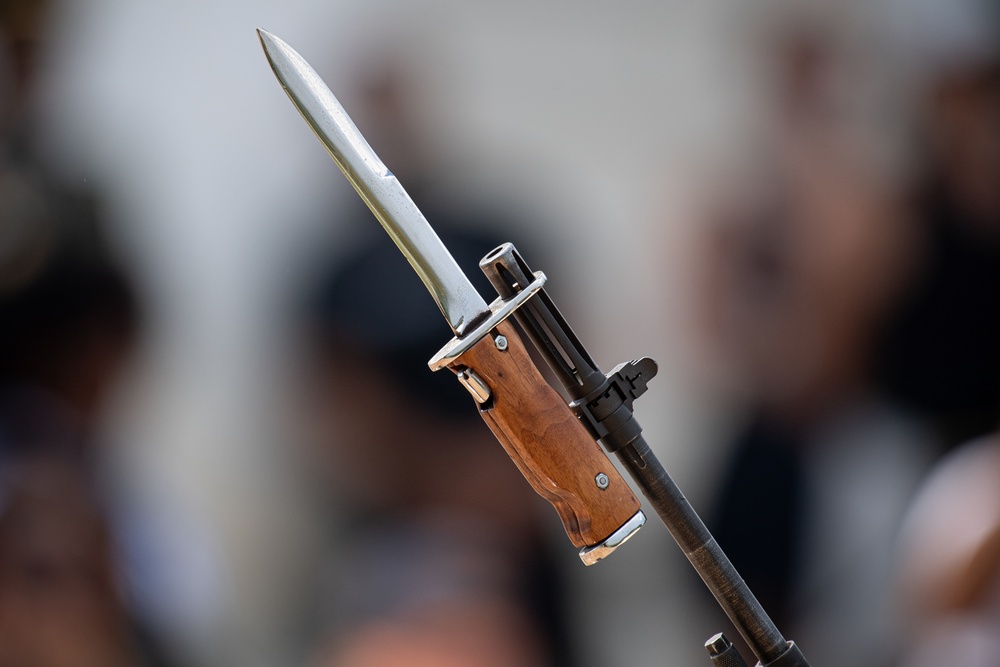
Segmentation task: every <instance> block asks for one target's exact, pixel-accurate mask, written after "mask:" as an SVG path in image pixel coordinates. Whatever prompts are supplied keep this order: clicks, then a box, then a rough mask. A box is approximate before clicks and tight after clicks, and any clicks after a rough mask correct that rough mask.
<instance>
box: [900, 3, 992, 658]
mask: <svg viewBox="0 0 1000 667" xmlns="http://www.w3.org/2000/svg"><path fill="white" fill-rule="evenodd" d="M932 6H934V5H932ZM937 9H938V10H939V11H938V13H937V14H933V15H932V16H923V17H920V16H918V17H916V18H917V19H921V18H922V19H923V20H917V21H915V22H914V29H913V30H912V32H913V33H914V35H917V36H920V37H922V38H923V39H921V40H920V43H919V49H918V52H924V53H926V52H929V53H928V56H929V57H926V58H925V62H927V63H928V67H926V69H925V71H924V73H923V74H924V75H923V77H922V80H921V88H920V100H921V101H922V103H923V112H924V113H923V124H922V127H921V129H922V135H921V136H922V139H923V146H924V149H925V153H926V155H927V157H928V162H927V164H926V169H925V170H924V172H923V173H922V174H921V176H922V181H921V188H920V191H919V193H920V201H921V203H922V206H921V208H920V213H921V216H920V218H919V222H920V224H921V231H922V232H923V235H924V246H925V247H924V261H923V271H922V272H921V273H920V274H919V276H918V279H917V280H916V281H914V283H913V284H912V285H911V286H910V291H909V292H908V298H907V300H906V301H905V302H904V304H903V307H902V308H901V310H900V311H899V313H898V316H897V319H896V321H895V322H894V325H895V326H894V327H893V328H892V329H890V330H889V335H888V336H887V337H886V341H885V348H886V365H885V369H884V370H885V374H886V378H887V380H888V381H889V383H890V384H889V386H890V387H891V388H892V389H894V390H896V391H897V392H898V394H899V396H900V397H901V398H902V399H903V400H906V401H908V402H910V403H911V404H912V405H914V406H916V407H917V408H919V409H921V410H925V411H927V412H928V413H930V414H931V415H932V416H933V417H934V418H935V421H936V423H937V426H938V428H939V429H940V430H941V432H942V433H943V434H944V436H945V437H946V438H947V444H948V445H950V446H956V445H959V444H960V446H957V448H956V449H955V451H953V452H951V453H949V454H948V455H947V456H946V457H945V458H943V459H942V460H941V461H940V462H939V463H938V464H936V465H935V467H934V469H933V470H932V471H931V474H930V475H929V476H928V479H927V480H926V482H925V483H924V485H923V487H922V488H921V491H920V493H919V495H918V497H917V499H916V501H915V503H914V505H913V507H912V508H911V510H910V512H909V515H908V517H907V520H906V523H905V526H904V531H903V534H902V538H901V540H900V544H899V547H898V550H897V555H898V559H899V560H898V577H897V578H896V581H897V584H898V586H899V589H898V594H899V604H898V606H899V609H900V610H901V612H902V621H903V628H904V634H903V643H902V649H903V650H902V658H901V662H900V664H902V665H906V666H907V667H924V666H929V665H941V664H955V665H963V666H967V667H991V666H994V665H997V664H1000V658H998V656H1000V436H998V435H997V432H996V430H995V429H996V427H997V424H998V421H1000V301H998V300H997V295H998V294H1000V8H996V7H995V8H994V12H993V13H992V14H990V13H989V12H987V11H984V10H985V9H986V6H985V5H976V4H975V3H962V2H956V3H953V4H947V3H946V4H944V5H940V6H937ZM932 17H933V18H934V20H933V21H931V20H929V19H930V18H932ZM988 431H991V432H989V433H988ZM970 437H971V438H974V439H972V440H971V441H965V442H963V440H964V439H967V438H970Z"/></svg>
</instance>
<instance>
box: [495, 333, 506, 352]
mask: <svg viewBox="0 0 1000 667" xmlns="http://www.w3.org/2000/svg"><path fill="white" fill-rule="evenodd" d="M493 342H494V343H496V345H497V349H498V350H500V351H501V352H503V351H504V350H506V349H507V337H506V336H504V335H503V334H501V335H499V336H497V337H496V338H494V339H493Z"/></svg>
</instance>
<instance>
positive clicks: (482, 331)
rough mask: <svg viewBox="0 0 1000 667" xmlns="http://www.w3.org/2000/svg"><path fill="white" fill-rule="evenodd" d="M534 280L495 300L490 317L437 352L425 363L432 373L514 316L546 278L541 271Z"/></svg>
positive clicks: (536, 272) (536, 273)
mask: <svg viewBox="0 0 1000 667" xmlns="http://www.w3.org/2000/svg"><path fill="white" fill-rule="evenodd" d="M534 275H535V279H534V280H533V281H532V282H531V284H530V285H528V286H527V287H525V288H524V289H523V290H521V291H520V292H518V293H517V294H515V295H514V296H512V297H511V298H509V299H506V300H505V299H501V298H498V299H496V300H495V301H494V302H493V303H491V304H490V315H489V317H487V318H486V319H485V320H483V322H482V323H481V324H479V325H478V326H477V327H476V328H475V329H473V330H472V331H470V332H469V333H467V334H465V335H464V336H462V337H461V338H458V337H457V336H456V337H455V338H452V339H451V340H450V341H448V343H447V344H446V345H445V346H444V347H442V348H441V349H440V350H438V353H437V354H435V355H434V356H433V357H431V360H430V361H428V362H427V365H428V366H430V368H431V370H432V371H438V370H441V369H442V368H445V367H446V366H449V365H451V363H452V362H453V361H455V360H456V359H458V358H459V357H460V356H462V355H463V354H465V353H466V352H468V351H469V349H470V348H471V347H472V346H473V345H475V344H476V343H478V342H479V340H480V339H481V338H482V337H483V336H485V335H486V334H488V333H489V332H491V331H493V329H495V328H496V326H497V325H498V324H500V323H501V322H503V321H504V320H506V319H507V318H508V317H510V316H511V315H513V314H514V311H515V310H517V309H518V308H520V307H521V306H523V305H524V303H525V302H526V301H527V300H528V299H530V298H531V297H532V296H534V295H535V293H536V292H538V291H539V290H541V289H542V286H543V285H545V281H546V280H548V278H546V277H545V274H544V273H542V272H541V271H535V274H534Z"/></svg>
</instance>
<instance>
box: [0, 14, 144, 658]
mask: <svg viewBox="0 0 1000 667" xmlns="http://www.w3.org/2000/svg"><path fill="white" fill-rule="evenodd" d="M49 10H50V7H49V5H48V3H47V2H42V1H38V0H35V1H31V0H2V1H0V90H2V94H0V665H2V667H28V666H32V667H119V666H121V667H125V666H134V665H156V664H162V663H161V662H160V661H159V660H158V659H157V651H156V649H155V648H154V647H153V644H152V643H151V642H150V641H148V640H147V635H146V633H145V632H144V631H143V630H142V629H141V628H140V627H139V626H138V624H137V623H135V622H134V620H133V619H132V618H131V615H130V612H129V608H128V605H127V592H126V590H125V589H124V579H125V576H124V573H123V571H122V568H121V567H120V564H119V559H118V553H119V552H118V548H119V545H118V544H117V543H116V540H115V539H114V536H113V534H112V529H111V526H110V522H109V519H108V512H107V507H106V506H105V498H103V497H102V493H101V489H100V487H99V486H98V485H97V484H96V481H95V474H94V473H95V470H94V463H95V455H96V445H95V440H94V438H95V427H96V422H97V420H98V416H99V414H100V411H101V408H102V401H103V399H104V398H105V396H106V395H107V393H108V389H109V388H110V387H111V385H112V383H113V381H114V380H115V378H116V375H117V373H118V371H119V368H120V367H121V365H122V364H123V362H124V361H125V359H126V357H127V355H128V353H129V352H130V350H131V348H132V344H133V341H134V340H135V337H136V333H137V324H138V311H137V307H136V302H135V298H134V295H133V293H132V290H131V288H130V286H129V284H128V282H127V281H126V279H125V276H124V274H123V273H122V271H121V270H120V268H119V267H118V266H117V264H116V263H115V262H114V260H113V259H112V256H111V253H110V252H109V250H108V248H107V246H106V243H105V241H104V238H103V235H102V232H101V229H100V224H99V219H98V209H97V206H96V204H95V201H94V199H93V197H92V196H91V195H90V194H89V193H86V192H79V191H75V190H72V189H70V188H67V187H66V186H65V185H64V184H62V183H60V182H58V181H57V180H56V179H54V178H53V177H52V176H51V175H50V174H49V173H48V172H47V170H46V169H45V167H44V166H43V165H42V163H41V162H40V161H39V160H37V159H36V155H35V153H34V151H33V145H32V140H33V138H34V135H33V134H32V131H33V129H34V128H33V127H32V125H33V118H34V116H33V113H32V111H33V110H32V96H31V93H32V88H33V85H34V83H35V81H36V75H37V68H36V62H37V59H38V57H39V54H40V53H41V52H42V41H43V40H42V37H43V31H44V27H45V18H46V15H47V12H48V11H49Z"/></svg>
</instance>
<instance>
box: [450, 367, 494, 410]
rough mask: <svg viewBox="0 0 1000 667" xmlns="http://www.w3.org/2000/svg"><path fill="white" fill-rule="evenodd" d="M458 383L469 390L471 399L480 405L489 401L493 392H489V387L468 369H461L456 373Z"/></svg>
mask: <svg viewBox="0 0 1000 667" xmlns="http://www.w3.org/2000/svg"><path fill="white" fill-rule="evenodd" d="M457 375H458V381H459V382H461V383H462V386H463V387H465V388H466V389H468V390H469V393H470V394H472V398H474V399H476V403H479V404H482V403H485V402H486V401H488V400H490V396H492V395H493V392H492V391H490V388H489V386H488V385H487V384H486V383H485V382H483V379H482V378H481V377H479V376H478V375H476V373H475V371H473V370H471V369H469V368H463V369H462V370H460V371H458V373H457Z"/></svg>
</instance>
